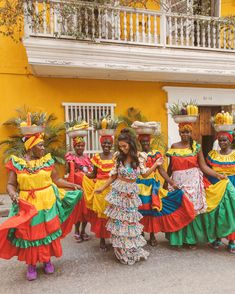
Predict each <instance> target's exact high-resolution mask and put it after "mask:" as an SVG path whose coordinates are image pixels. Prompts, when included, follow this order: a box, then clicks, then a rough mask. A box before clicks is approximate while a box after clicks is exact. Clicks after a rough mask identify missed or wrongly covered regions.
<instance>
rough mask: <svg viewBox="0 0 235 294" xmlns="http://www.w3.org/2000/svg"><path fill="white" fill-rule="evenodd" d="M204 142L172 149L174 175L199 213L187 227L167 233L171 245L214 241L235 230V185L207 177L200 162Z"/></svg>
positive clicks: (169, 154)
mask: <svg viewBox="0 0 235 294" xmlns="http://www.w3.org/2000/svg"><path fill="white" fill-rule="evenodd" d="M199 151H200V145H199V144H197V143H196V142H195V141H194V142H193V150H191V149H190V148H186V149H170V150H169V151H168V152H167V155H168V156H169V157H170V158H171V167H172V178H173V180H174V181H175V183H176V184H178V185H180V186H181V188H182V190H183V191H184V192H185V194H186V196H187V197H188V199H189V200H190V201H191V202H192V203H193V205H194V209H195V211H196V213H197V216H196V217H195V219H194V220H193V221H192V222H191V223H189V224H188V225H187V226H185V227H184V228H183V229H181V230H178V231H176V232H173V233H167V234H166V236H167V238H168V239H169V241H170V244H171V245H183V244H184V243H186V244H196V243H198V242H199V243H208V242H210V243H211V242H213V241H214V240H216V239H217V238H223V237H226V236H227V235H229V234H231V233H232V232H234V231H235V220H234V215H235V188H234V186H233V185H232V183H231V182H230V181H229V180H221V181H219V182H218V183H216V184H214V185H213V184H211V183H210V182H209V181H208V180H207V181H206V179H205V178H204V177H203V174H202V172H201V170H200V169H199V164H198V154H199Z"/></svg>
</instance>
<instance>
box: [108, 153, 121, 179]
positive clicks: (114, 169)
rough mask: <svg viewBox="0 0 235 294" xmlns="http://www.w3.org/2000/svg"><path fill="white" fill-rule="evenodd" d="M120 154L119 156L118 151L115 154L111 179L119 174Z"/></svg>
mask: <svg viewBox="0 0 235 294" xmlns="http://www.w3.org/2000/svg"><path fill="white" fill-rule="evenodd" d="M118 154H119V152H118V151H117V152H115V153H114V154H113V160H114V166H113V168H112V170H111V171H110V173H109V176H110V177H112V176H115V175H117V174H118V167H117V156H118Z"/></svg>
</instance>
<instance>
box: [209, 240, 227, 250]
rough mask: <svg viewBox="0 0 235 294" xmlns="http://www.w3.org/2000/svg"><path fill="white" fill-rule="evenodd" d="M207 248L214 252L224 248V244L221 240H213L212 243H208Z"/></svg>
mask: <svg viewBox="0 0 235 294" xmlns="http://www.w3.org/2000/svg"><path fill="white" fill-rule="evenodd" d="M209 246H210V247H211V248H213V249H215V250H217V249H221V248H223V247H224V244H223V242H222V241H221V240H215V241H214V242H212V243H209Z"/></svg>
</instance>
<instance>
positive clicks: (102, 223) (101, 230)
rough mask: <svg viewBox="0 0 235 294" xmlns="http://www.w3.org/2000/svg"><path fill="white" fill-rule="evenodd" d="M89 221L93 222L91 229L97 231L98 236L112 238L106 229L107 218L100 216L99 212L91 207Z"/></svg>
mask: <svg viewBox="0 0 235 294" xmlns="http://www.w3.org/2000/svg"><path fill="white" fill-rule="evenodd" d="M88 215H89V222H90V224H91V231H92V232H93V233H95V236H96V238H105V239H108V238H110V235H111V234H110V232H109V231H107V229H106V224H107V221H108V219H107V218H100V217H98V216H97V214H96V213H95V212H94V211H92V210H90V209H89V213H88Z"/></svg>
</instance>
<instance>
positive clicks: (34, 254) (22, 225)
mask: <svg viewBox="0 0 235 294" xmlns="http://www.w3.org/2000/svg"><path fill="white" fill-rule="evenodd" d="M6 167H7V169H9V170H12V171H14V172H15V173H16V175H17V183H18V188H19V205H17V204H13V206H12V208H11V211H10V216H11V217H10V218H9V219H8V220H7V221H5V222H4V223H3V224H1V225H0V257H1V258H5V259H10V258H11V257H13V256H17V257H18V259H19V260H21V261H25V262H26V263H27V264H31V265H35V264H36V263H37V262H48V261H49V260H50V257H51V256H56V257H60V256H61V255H62V247H61V243H60V240H61V238H63V237H65V236H66V235H67V234H68V233H69V232H70V231H71V229H72V226H73V224H74V223H75V222H76V214H77V207H78V205H77V204H78V202H79V200H80V198H81V197H82V192H81V191H80V190H76V191H67V192H66V191H65V190H62V189H58V188H57V186H56V185H55V184H54V183H53V182H52V179H51V172H52V170H53V168H54V160H53V159H52V157H51V155H50V154H47V155H45V156H44V157H42V158H40V159H38V160H31V161H26V160H25V159H22V158H19V157H16V156H12V157H11V159H10V161H9V162H8V163H7V165H6Z"/></svg>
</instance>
